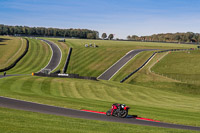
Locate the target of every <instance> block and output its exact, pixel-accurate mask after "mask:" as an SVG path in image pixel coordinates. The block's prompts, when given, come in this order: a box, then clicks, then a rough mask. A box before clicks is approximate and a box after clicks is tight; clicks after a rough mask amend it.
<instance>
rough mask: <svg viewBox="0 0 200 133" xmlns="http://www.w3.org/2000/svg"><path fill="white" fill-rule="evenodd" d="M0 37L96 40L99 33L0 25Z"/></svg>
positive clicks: (83, 30) (81, 30)
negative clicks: (18, 36) (19, 36)
mask: <svg viewBox="0 0 200 133" xmlns="http://www.w3.org/2000/svg"><path fill="white" fill-rule="evenodd" d="M0 35H22V36H23V35H25V36H50V37H70V38H71V37H74V38H84V39H97V38H99V32H98V31H94V30H88V29H72V28H71V29H59V28H45V27H28V26H8V25H3V24H1V25H0Z"/></svg>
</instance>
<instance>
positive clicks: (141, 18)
mask: <svg viewBox="0 0 200 133" xmlns="http://www.w3.org/2000/svg"><path fill="white" fill-rule="evenodd" d="M199 5H200V0H0V24H5V25H21V26H30V27H47V28H48V27H53V28H65V29H68V28H81V29H91V30H96V31H99V34H100V37H101V35H102V33H104V32H105V33H107V35H109V34H111V33H112V34H114V35H115V38H121V39H125V38H126V37H127V36H128V35H138V36H145V35H152V34H157V33H175V32H189V31H190V32H195V33H200V7H199Z"/></svg>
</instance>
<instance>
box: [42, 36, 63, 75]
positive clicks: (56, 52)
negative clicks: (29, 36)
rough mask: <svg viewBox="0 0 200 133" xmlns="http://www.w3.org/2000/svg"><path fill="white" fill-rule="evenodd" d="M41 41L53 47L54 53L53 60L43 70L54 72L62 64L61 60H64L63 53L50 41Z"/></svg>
mask: <svg viewBox="0 0 200 133" xmlns="http://www.w3.org/2000/svg"><path fill="white" fill-rule="evenodd" d="M40 40H42V41H44V42H46V43H47V44H48V45H49V46H50V47H51V49H52V52H53V55H52V57H51V60H50V61H49V63H48V64H47V66H45V67H44V68H43V69H50V70H51V71H53V70H54V69H56V67H57V66H58V65H59V64H60V61H61V58H62V52H61V50H60V48H59V47H58V46H57V45H56V44H55V43H53V42H51V41H48V40H44V39H40ZM43 69H42V70H43ZM42 70H41V71H42Z"/></svg>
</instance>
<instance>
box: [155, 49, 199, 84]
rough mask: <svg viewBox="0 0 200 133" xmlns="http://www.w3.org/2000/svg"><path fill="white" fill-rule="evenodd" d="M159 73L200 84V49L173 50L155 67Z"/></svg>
mask: <svg viewBox="0 0 200 133" xmlns="http://www.w3.org/2000/svg"><path fill="white" fill-rule="evenodd" d="M152 71H154V72H155V73H157V74H160V75H163V76H166V77H169V78H172V79H176V80H180V81H182V82H187V83H190V84H198V85H200V51H199V50H195V51H184V52H172V53H170V54H168V55H167V56H166V57H165V58H163V59H162V60H161V61H160V62H158V63H157V64H156V65H155V66H154V67H153V68H152Z"/></svg>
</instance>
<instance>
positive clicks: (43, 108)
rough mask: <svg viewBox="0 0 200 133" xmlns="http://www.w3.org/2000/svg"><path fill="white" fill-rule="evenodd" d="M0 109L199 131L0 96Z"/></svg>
mask: <svg viewBox="0 0 200 133" xmlns="http://www.w3.org/2000/svg"><path fill="white" fill-rule="evenodd" d="M0 107H5V108H12V109H19V110H26V111H32V112H39V113H45V114H53V115H59V116H68V117H74V118H83V119H92V120H101V121H110V122H120V123H128V124H136V125H146V126H156V127H164V128H176V129H186V130H196V131H200V127H193V126H185V125H177V124H168V123H162V122H153V121H145V120H138V119H134V118H117V117H111V116H110V117H108V116H106V115H104V114H98V113H91V112H85V111H80V110H74V109H68V108H61V107H55V106H50V105H44V104H38V103H33V102H26V101H21V100H16V99H11V98H6V97H1V96H0Z"/></svg>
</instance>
